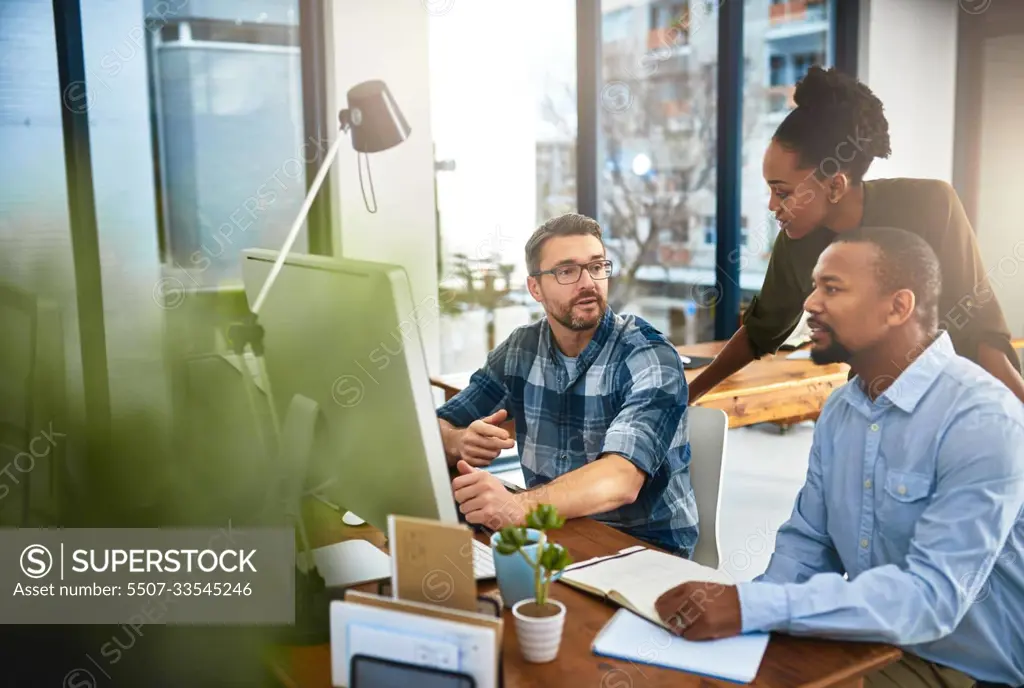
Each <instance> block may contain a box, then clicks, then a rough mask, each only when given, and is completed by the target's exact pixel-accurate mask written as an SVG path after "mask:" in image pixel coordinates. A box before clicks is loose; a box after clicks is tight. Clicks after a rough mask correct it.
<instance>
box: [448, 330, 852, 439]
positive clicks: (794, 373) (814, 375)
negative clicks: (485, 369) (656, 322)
mask: <svg viewBox="0 0 1024 688" xmlns="http://www.w3.org/2000/svg"><path fill="white" fill-rule="evenodd" d="M724 346H725V342H708V343H705V344H696V345H694V346H680V347H677V348H678V351H679V353H681V354H683V355H686V356H716V355H717V354H718V352H719V351H721V350H722V347H724ZM788 353H789V352H781V353H779V354H778V355H775V356H766V357H765V358H762V359H760V360H757V361H754V362H753V363H751V364H750V365H748V366H747V367H746V368H744V369H743V370H741V371H739V372H738V373H736V374H735V375H733V376H731V377H730V378H728V379H727V380H725V381H723V382H722V383H721V384H720V385H718V387H716V388H715V389H713V390H711V391H710V392H708V393H707V394H706V395H704V397H702V398H701V400H700V401H698V402H697V405H698V406H709V407H711V408H719V409H722V410H723V411H725V412H726V413H727V414H728V416H729V427H731V428H739V427H743V426H745V425H754V424H755V423H784V424H792V423H796V422H799V421H801V420H812V419H814V418H817V417H818V414H819V413H820V412H821V408H822V406H824V404H825V400H826V399H828V397H829V395H830V394H832V392H833V391H834V390H835V389H837V388H838V387H840V386H841V385H843V384H845V383H846V380H847V377H848V375H849V370H850V368H849V366H847V365H846V364H842V363H836V364H831V365H825V366H819V365H817V364H815V363H814V362H813V361H810V360H806V359H803V360H792V361H791V360H787V359H786V356H787V355H788ZM702 370H704V368H700V369H697V370H687V371H686V380H687V382H691V381H692V380H693V379H694V378H695V377H697V375H699V374H700V373H701V371H702ZM470 375H471V373H460V374H454V375H440V376H436V377H432V378H431V380H430V382H431V384H433V385H434V386H435V387H440V388H441V389H443V390H444V393H445V400H448V399H451V398H452V397H453V396H455V395H456V394H458V393H459V392H460V391H461V390H462V389H464V388H465V387H466V385H468V384H469V378H470Z"/></svg>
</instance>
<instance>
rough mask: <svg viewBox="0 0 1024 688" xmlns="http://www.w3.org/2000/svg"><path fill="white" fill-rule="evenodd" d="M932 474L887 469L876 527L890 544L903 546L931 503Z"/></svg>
mask: <svg viewBox="0 0 1024 688" xmlns="http://www.w3.org/2000/svg"><path fill="white" fill-rule="evenodd" d="M931 494H932V477H931V475H928V474H925V473H913V472H910V471H898V470H889V471H886V474H885V484H884V486H883V488H882V497H881V500H880V505H879V508H878V521H877V523H876V526H877V528H878V530H879V531H880V532H881V533H882V535H884V536H885V537H886V538H887V539H888V540H890V541H891V542H892V543H893V544H896V545H899V546H900V547H906V546H907V545H908V544H909V542H910V538H911V537H912V536H913V535H914V528H916V527H917V521H918V519H919V518H920V517H921V514H922V513H924V510H925V509H926V508H927V507H928V504H929V503H931V500H930V499H929V497H930V496H931Z"/></svg>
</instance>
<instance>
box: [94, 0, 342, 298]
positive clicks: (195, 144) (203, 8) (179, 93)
mask: <svg viewBox="0 0 1024 688" xmlns="http://www.w3.org/2000/svg"><path fill="white" fill-rule="evenodd" d="M178 4H179V5H181V6H180V8H178V9H177V10H173V9H169V8H168V4H167V3H160V2H156V0H145V3H144V5H143V14H142V16H141V17H140V16H139V14H138V13H139V7H138V5H136V6H135V8H134V10H133V9H132V7H131V5H122V4H114V3H111V4H110V8H109V10H108V11H112V12H116V13H117V14H118V17H123V18H124V20H125V21H128V16H129V15H133V16H132V17H131V21H132V22H134V23H135V24H139V22H140V20H141V21H142V22H143V23H144V25H145V27H146V30H145V31H144V32H142V34H143V35H141V36H138V38H137V39H136V41H135V42H136V43H138V44H139V45H138V46H137V47H133V52H137V53H138V56H136V57H134V58H133V59H132V60H127V59H123V58H124V57H125V51H126V49H127V47H126V46H125V45H121V44H122V43H124V38H123V36H122V35H120V34H117V33H113V32H111V31H109V30H107V29H105V28H104V27H103V25H102V23H101V22H100V19H101V17H100V16H99V13H98V12H95V11H94V12H92V13H88V12H87V13H86V15H87V16H86V17H85V18H84V20H85V21H86V40H87V41H88V42H89V43H90V44H91V45H94V46H96V48H95V49H96V50H97V51H98V50H100V48H101V47H105V48H106V50H107V51H108V53H109V54H106V55H104V56H103V58H102V59H101V60H100V61H99V63H98V66H97V68H96V69H94V77H95V79H96V80H97V81H98V82H99V83H97V84H96V85H95V86H94V88H97V89H103V88H104V82H111V81H113V80H116V79H121V80H122V81H123V80H125V79H126V78H127V77H126V76H125V74H130V75H132V79H133V80H134V79H135V74H136V73H142V74H143V75H144V78H145V82H143V86H144V88H143V90H142V91H139V90H138V89H134V90H133V93H132V96H133V97H136V98H146V99H147V100H148V104H149V109H150V117H149V126H150V127H151V133H150V134H149V136H148V142H149V146H148V148H149V150H148V151H147V153H148V154H150V155H152V156H153V158H154V159H155V161H156V163H155V165H153V166H152V167H153V169H152V174H151V175H149V174H147V175H134V182H133V183H134V184H137V185H141V184H143V183H149V182H151V183H152V184H154V186H155V193H150V192H140V193H139V194H132V195H131V196H130V197H129V198H130V201H129V203H130V204H132V205H133V206H139V207H140V208H141V205H142V204H144V203H153V204H154V205H155V207H153V208H152V210H151V212H152V215H153V217H154V220H155V223H156V226H157V233H158V237H159V239H158V246H159V253H160V260H161V262H162V264H163V265H164V272H165V275H166V278H165V279H166V280H167V281H168V283H170V284H173V285H175V286H177V285H181V287H182V288H184V289H185V290H186V291H187V292H201V291H203V290H210V289H217V288H219V287H234V288H237V287H238V286H240V284H241V262H240V254H241V251H242V250H243V249H245V248H250V247H263V248H278V247H280V245H281V244H282V243H283V241H284V239H285V236H286V233H287V231H288V229H289V228H290V226H291V223H292V221H293V219H294V217H295V215H296V214H297V213H298V209H299V206H300V205H301V204H302V200H303V198H304V196H305V193H306V174H305V171H306V170H305V167H306V161H307V160H311V159H313V156H314V155H316V154H317V151H318V150H321V151H322V150H325V149H326V148H327V146H329V142H328V141H315V140H306V139H305V133H304V124H303V106H302V93H301V89H302V77H301V65H300V47H299V36H298V28H299V27H298V0H258V1H257V2H249V1H247V0H220V1H219V2H217V3H203V4H201V5H200V4H198V3H188V4H185V3H178ZM172 7H173V4H172ZM133 13H134V14H133ZM114 23H115V24H119V23H120V22H114ZM121 33H124V32H123V31H122V32H121ZM128 47H131V46H128ZM121 90H123V89H121ZM98 92H99V93H102V90H100V91H98ZM127 95H128V94H127V93H125V94H124V96H125V97H127ZM131 107H133V108H137V105H135V104H133V105H132V106H131ZM131 126H132V127H133V128H134V129H133V130H134V131H137V130H139V129H141V128H142V127H143V123H142V122H138V121H133V122H132V124H131ZM143 177H146V178H147V179H146V180H145V181H144V180H143ZM150 177H151V179H150ZM308 249H309V243H308V239H307V236H306V231H305V228H304V229H303V232H302V234H301V235H300V236H299V239H298V241H297V242H296V245H295V248H294V250H296V251H300V252H306V251H308Z"/></svg>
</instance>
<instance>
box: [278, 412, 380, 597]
mask: <svg viewBox="0 0 1024 688" xmlns="http://www.w3.org/2000/svg"><path fill="white" fill-rule="evenodd" d="M322 421H323V416H322V414H321V411H320V406H319V404H317V403H316V402H315V401H313V400H311V399H309V398H307V397H304V396H302V395H299V394H297V395H295V396H294V397H293V398H292V401H291V404H289V406H288V412H287V414H286V415H285V419H284V424H283V425H282V426H281V444H280V461H279V465H280V466H281V467H282V468H283V472H284V473H285V476H284V479H283V480H284V482H283V485H284V494H283V497H284V500H285V510H286V515H287V517H288V519H289V520H290V521H291V522H292V523H293V524H294V525H295V527H297V529H298V531H299V536H300V537H301V539H302V551H301V553H299V555H298V556H297V560H296V566H297V568H298V570H299V572H300V573H302V574H306V575H312V576H314V577H316V576H317V575H318V576H319V577H320V578H322V579H323V582H324V585H325V586H326V587H327V588H331V589H341V588H348V587H352V586H354V585H360V584H362V583H369V582H372V581H377V580H382V579H386V578H390V577H391V557H390V556H388V555H387V554H385V553H384V552H381V551H380V550H379V549H377V548H376V547H375V546H374V545H372V544H370V543H369V542H367V541H366V540H361V539H356V540H345V541H343V542H338V543H335V544H332V545H326V546H324V547H317V548H316V549H313V548H311V547H310V544H309V535H308V533H307V532H306V525H305V521H304V520H303V518H302V498H303V496H305V492H304V490H303V488H304V486H305V483H306V476H307V474H308V471H309V464H310V460H311V457H312V454H313V448H314V446H316V437H317V432H318V430H321V429H322V427H323V424H322ZM311 494H312V496H314V497H316V498H317V499H320V501H322V502H324V503H327V504H330V502H327V500H326V499H324V498H322V497H321V496H320V495H318V494H316V492H315V491H314V492H313V493H311ZM331 506H332V507H334V508H335V509H336V510H337V507H336V506H334V505H331ZM338 515H339V517H341V514H340V513H339V514H338ZM352 516H354V514H353V515H352ZM347 518H348V519H349V520H350V521H351V516H347ZM360 520H361V519H360Z"/></svg>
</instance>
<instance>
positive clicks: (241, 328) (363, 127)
mask: <svg viewBox="0 0 1024 688" xmlns="http://www.w3.org/2000/svg"><path fill="white" fill-rule="evenodd" d="M338 123H339V125H340V129H339V134H340V133H342V132H351V134H352V147H353V148H354V149H355V150H356V151H357V152H358V153H359V154H360V156H361V158H362V157H365V156H366V155H367V154H368V153H378V152H380V151H384V150H387V149H389V148H393V147H394V146H397V145H398V144H399V143H401V142H402V141H405V140H406V139H407V138H409V134H410V132H411V129H410V128H409V123H408V122H406V121H405V117H404V116H403V115H402V111H401V109H399V107H398V103H396V102H395V99H394V97H393V96H392V95H391V91H390V90H389V89H388V87H387V84H385V83H384V82H383V81H380V80H378V79H375V80H372V81H364V82H363V83H361V84H357V85H356V86H354V87H352V88H351V89H349V92H348V107H347V108H345V109H344V110H342V111H341V112H339V113H338ZM344 140H345V137H343V136H338V138H337V139H336V140H335V141H334V143H332V144H331V147H330V148H329V149H328V151H327V156H326V157H325V158H324V163H323V165H321V166H320V169H319V170H318V171H317V173H316V176H315V177H314V178H313V181H312V183H311V184H310V186H309V191H308V192H307V193H306V198H305V200H304V201H303V202H302V206H301V207H300V208H299V214H298V216H297V217H296V218H295V222H293V223H292V226H291V229H290V230H288V236H287V238H286V239H285V241H284V245H283V246H282V247H281V252H280V254H279V255H278V256H277V260H276V261H274V266H273V268H271V270H270V274H269V275H268V276H267V281H266V282H264V283H263V287H262V288H261V289H260V292H259V295H258V296H257V297H256V301H255V302H253V305H252V308H251V309H250V310H251V313H250V314H249V315H247V316H246V317H245V320H244V321H243V322H241V323H239V324H236V325H232V326H231V328H229V330H228V340H229V341H230V343H231V347H232V349H233V350H234V352H235V354H237V355H239V356H243V355H244V353H245V348H246V346H247V345H248V346H250V347H251V348H252V352H253V354H254V355H255V357H256V361H257V365H258V366H259V369H260V375H261V377H262V378H263V381H264V384H265V385H267V394H268V396H270V398H271V400H272V399H273V395H271V394H270V387H269V379H268V378H267V374H266V369H265V366H264V364H263V328H262V327H261V326H260V325H259V323H258V321H257V319H258V316H259V312H260V309H261V308H262V307H263V302H264V301H265V300H266V298H267V294H268V293H269V292H270V288H271V287H272V286H273V285H274V281H275V280H276V279H277V275H278V274H279V273H280V272H281V267H282V265H284V261H285V258H287V257H288V254H289V253H291V250H292V246H293V245H294V244H295V240H296V239H297V238H298V236H299V231H300V230H301V229H302V225H303V223H304V222H305V221H306V217H307V216H308V215H309V209H310V207H311V206H312V205H313V199H314V198H316V195H317V193H319V191H320V187H321V186H322V185H323V183H324V178H325V177H326V176H327V173H328V171H330V168H331V166H332V165H333V164H334V159H335V158H336V157H337V155H338V149H339V148H340V147H341V143H342V141H344ZM361 158H360V159H361ZM366 169H367V173H368V174H369V169H370V163H369V159H367V163H366ZM369 181H370V195H371V197H373V208H371V207H370V204H369V203H368V202H367V201H366V192H365V190H363V203H364V204H366V209H367V210H368V211H369V212H371V213H375V212H377V199H376V197H375V196H374V192H373V177H372V176H370V178H369ZM359 187H360V189H361V190H362V189H363V168H362V165H361V164H360V165H359ZM243 360H244V359H243ZM245 377H246V378H247V379H248V376H245ZM249 383H250V384H251V383H252V380H249ZM249 391H250V392H251V391H252V390H251V388H250V390H249ZM270 407H271V417H272V420H273V424H274V432H275V433H276V434H277V435H280V431H281V428H280V422H279V420H278V418H277V410H276V409H275V408H274V404H273V402H271V404H270Z"/></svg>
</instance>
